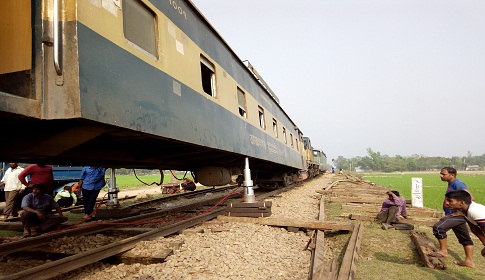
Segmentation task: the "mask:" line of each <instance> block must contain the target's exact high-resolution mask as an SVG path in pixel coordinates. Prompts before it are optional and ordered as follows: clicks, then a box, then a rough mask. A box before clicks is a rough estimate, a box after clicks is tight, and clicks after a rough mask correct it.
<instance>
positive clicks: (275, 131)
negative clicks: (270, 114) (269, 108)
mask: <svg viewBox="0 0 485 280" xmlns="http://www.w3.org/2000/svg"><path fill="white" fill-rule="evenodd" d="M273 133H274V136H275V137H276V138H278V122H277V121H276V120H275V119H273Z"/></svg>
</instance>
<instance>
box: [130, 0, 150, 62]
mask: <svg viewBox="0 0 485 280" xmlns="http://www.w3.org/2000/svg"><path fill="white" fill-rule="evenodd" d="M156 26H157V25H156V15H155V13H153V12H152V11H151V10H150V9H149V8H148V7H147V6H145V4H143V3H142V2H141V1H140V0H123V32H124V34H125V38H126V39H128V41H130V42H131V43H133V44H134V45H136V46H137V47H139V48H141V49H142V50H144V51H146V52H147V53H149V54H151V55H153V56H154V57H155V58H158V54H157V30H156Z"/></svg>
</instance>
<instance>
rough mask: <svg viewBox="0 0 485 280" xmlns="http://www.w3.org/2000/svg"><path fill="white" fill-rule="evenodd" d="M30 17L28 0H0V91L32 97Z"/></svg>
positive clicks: (30, 7)
mask: <svg viewBox="0 0 485 280" xmlns="http://www.w3.org/2000/svg"><path fill="white" fill-rule="evenodd" d="M36 2H37V1H36ZM32 18H33V17H32V6H31V0H2V1H0V42H1V43H0V92H4V93H9V94H13V95H16V96H20V97H26V98H32V96H33V94H32V64H33V63H32V53H33V51H32V50H33V47H32V41H33V40H32V34H33V32H32V26H33V25H32Z"/></svg>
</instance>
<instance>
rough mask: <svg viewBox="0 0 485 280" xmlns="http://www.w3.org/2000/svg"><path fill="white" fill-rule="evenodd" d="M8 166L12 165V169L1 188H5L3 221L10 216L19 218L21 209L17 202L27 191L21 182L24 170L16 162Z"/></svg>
mask: <svg viewBox="0 0 485 280" xmlns="http://www.w3.org/2000/svg"><path fill="white" fill-rule="evenodd" d="M8 165H10V168H8V169H7V171H5V175H4V176H3V178H2V181H1V182H0V187H1V186H5V188H4V191H5V208H4V209H3V217H1V219H2V220H6V219H8V218H9V217H10V216H12V217H18V215H19V214H18V210H19V209H18V205H17V203H16V202H17V199H18V197H19V195H20V194H21V193H22V192H23V191H24V190H25V186H24V185H23V184H22V183H21V182H20V180H19V174H20V172H22V171H23V170H24V169H23V168H22V167H20V166H18V164H17V163H15V162H10V163H9V164H8Z"/></svg>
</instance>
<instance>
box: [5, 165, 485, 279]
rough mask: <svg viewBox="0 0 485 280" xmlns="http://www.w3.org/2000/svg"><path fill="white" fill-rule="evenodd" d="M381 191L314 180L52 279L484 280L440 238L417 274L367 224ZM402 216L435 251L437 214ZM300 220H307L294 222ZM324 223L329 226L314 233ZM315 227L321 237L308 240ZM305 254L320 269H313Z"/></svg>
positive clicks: (404, 243)
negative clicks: (254, 214) (438, 252)
mask: <svg viewBox="0 0 485 280" xmlns="http://www.w3.org/2000/svg"><path fill="white" fill-rule="evenodd" d="M386 191H387V189H385V188H383V187H380V186H376V185H375V184H372V183H370V182H366V181H362V180H359V179H356V178H349V177H346V176H338V175H333V174H328V175H324V176H320V177H318V178H315V179H313V180H310V181H306V182H304V183H301V184H300V185H298V186H296V187H294V188H292V189H289V190H288V191H286V192H283V193H280V194H278V195H275V196H272V197H267V198H265V199H264V200H265V201H271V212H272V215H271V216H270V217H269V218H263V219H256V218H244V219H238V217H227V216H224V217H220V218H215V219H213V220H211V221H207V222H203V223H202V224H199V225H197V226H195V227H193V228H190V229H188V230H184V231H182V232H179V234H173V235H169V236H166V237H160V238H155V239H151V240H145V241H141V242H139V243H137V244H136V245H135V246H134V247H133V248H132V249H131V250H129V251H128V252H126V253H123V254H119V255H118V257H117V259H116V260H115V261H114V262H113V261H112V262H111V263H109V262H106V261H103V262H96V263H93V264H90V265H87V266H83V267H82V268H79V269H77V270H73V271H70V272H69V273H66V274H63V275H60V276H58V277H56V278H54V279H59V280H60V279H65V278H67V277H68V278H69V279H96V280H101V279H309V271H310V270H312V271H313V272H314V271H315V268H322V269H321V270H317V271H318V273H317V274H313V273H312V275H314V276H315V277H313V279H337V277H339V276H340V277H343V276H342V275H343V274H344V273H343V271H345V273H346V275H348V277H347V278H345V279H352V278H349V277H353V279H388V278H389V276H390V275H391V274H392V277H393V278H395V279H413V280H416V279H484V277H485V273H484V271H483V269H482V268H483V267H485V261H484V259H483V258H482V257H481V256H480V252H479V251H480V250H478V249H476V250H475V252H474V257H475V263H476V266H477V269H470V268H465V267H460V266H458V265H456V264H455V263H454V262H456V261H460V260H463V255H464V252H463V249H462V247H461V245H460V244H458V243H457V242H456V240H455V239H454V238H453V237H454V236H451V238H449V250H450V256H449V257H448V258H446V259H442V260H439V261H441V262H442V263H443V264H444V266H443V267H445V268H446V269H444V270H443V269H432V268H427V267H425V264H424V263H423V261H422V257H421V256H420V254H419V250H418V248H417V247H416V245H415V243H413V240H412V231H410V230H394V229H390V230H383V229H382V228H381V225H380V224H379V223H377V222H375V221H374V220H373V217H374V216H375V214H376V213H377V212H378V211H379V209H380V204H381V202H382V200H384V199H385V198H386V194H385V192H386ZM322 202H323V203H322ZM322 212H323V213H322ZM409 215H410V219H409V220H406V222H408V223H410V224H413V225H414V232H417V233H419V234H420V235H422V236H427V237H428V239H429V241H430V243H431V245H434V246H437V245H438V243H437V242H436V240H435V239H434V237H433V236H432V234H431V227H430V225H432V224H433V223H434V221H436V220H437V219H438V218H439V216H440V215H441V213H436V211H433V210H430V209H415V208H409ZM256 220H259V221H261V220H269V221H272V224H273V225H267V224H268V223H266V224H261V223H260V222H255V221H256ZM307 221H314V222H313V223H310V224H312V225H309V224H308V223H303V222H307ZM326 223H328V224H331V223H334V224H333V226H331V227H330V228H320V227H323V226H324V225H327V226H328V224H326ZM348 224H350V225H352V228H355V227H354V226H355V225H360V227H359V228H360V231H361V232H360V236H356V235H355V234H353V232H352V231H349V230H348V228H346V226H347V225H348ZM315 229H322V230H321V231H318V233H323V234H315ZM120 230H122V229H120ZM126 230H128V229H126ZM131 230H133V229H131ZM355 232H356V231H355V230H354V233H355ZM315 236H316V237H317V239H316V240H315ZM90 238H92V239H94V240H96V239H100V240H101V239H103V238H104V237H103V238H101V237H100V236H96V235H94V236H91V237H90ZM64 239H65V240H64V241H65V243H62V242H60V241H59V242H58V245H57V246H58V247H62V246H67V245H66V244H69V245H70V246H76V240H70V239H68V238H64ZM66 240H67V241H66ZM94 240H93V241H89V240H87V239H83V241H82V243H89V242H94V243H95V241H94ZM475 240H476V241H477V242H478V240H477V239H475ZM78 241H81V239H79V240H78ZM319 246H322V247H323V250H322V248H319ZM314 250H315V251H314ZM317 251H318V252H317ZM312 255H313V259H316V260H317V261H320V263H317V262H312V261H311V260H312ZM16 261H17V262H20V261H21V260H16ZM11 264H12V263H11V262H10V263H9V259H8V258H7V257H3V259H2V261H1V262H0V265H2V267H4V268H5V267H8V266H9V265H10V266H11ZM312 266H315V267H312ZM0 270H2V269H0ZM332 277H334V278H332ZM0 278H1V277H0ZM338 279H343V278H338Z"/></svg>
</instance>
